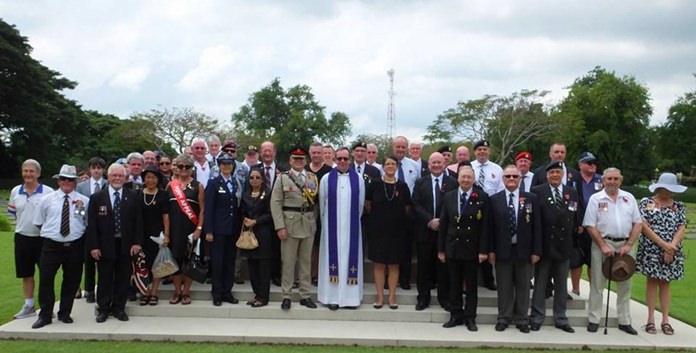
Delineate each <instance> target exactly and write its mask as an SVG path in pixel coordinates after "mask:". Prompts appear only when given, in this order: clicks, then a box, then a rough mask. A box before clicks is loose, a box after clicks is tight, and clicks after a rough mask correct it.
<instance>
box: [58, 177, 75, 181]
mask: <svg viewBox="0 0 696 353" xmlns="http://www.w3.org/2000/svg"><path fill="white" fill-rule="evenodd" d="M58 180H60V181H74V180H75V179H73V178H66V177H58Z"/></svg>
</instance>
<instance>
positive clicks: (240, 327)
mask: <svg viewBox="0 0 696 353" xmlns="http://www.w3.org/2000/svg"><path fill="white" fill-rule="evenodd" d="M240 289H241V288H240ZM408 292H413V293H414V295H415V291H414V290H411V291H408ZM582 293H588V287H587V284H586V283H583V288H582ZM240 294H241V293H240ZM240 299H242V298H241V295H240ZM244 299H246V298H244ZM584 299H586V298H584ZM614 302H615V297H614V295H613V294H612V295H611V303H614ZM75 304H76V305H75V309H74V311H73V315H72V316H73V318H74V319H75V323H73V324H70V325H67V324H63V323H62V322H59V321H54V322H53V324H51V325H48V326H46V327H44V328H41V329H38V330H32V329H31V324H32V323H33V322H34V320H35V318H28V319H22V320H14V321H11V322H9V323H7V324H5V325H3V326H0V338H5V339H8V338H20V339H80V340H90V339H96V340H146V341H162V340H166V341H191V342H240V343H242V342H243V343H283V344H336V345H365V346H400V347H404V346H409V347H426V346H427V347H509V348H547V349H548V348H566V349H567V348H575V349H609V348H612V349H646V350H647V349H689V350H691V349H696V328H694V327H691V326H689V325H686V324H685V323H683V322H680V321H678V320H675V319H672V320H671V323H672V326H673V327H674V329H675V332H676V333H675V335H674V336H666V335H664V334H662V333H661V332H660V333H658V334H657V335H650V334H647V333H645V332H644V331H643V330H642V328H641V326H642V325H644V323H645V320H646V317H647V308H646V307H645V306H644V305H641V304H639V303H636V302H633V303H632V304H631V311H632V313H631V315H632V318H633V326H634V327H635V328H636V329H637V330H638V331H639V334H638V336H630V335H627V334H625V333H623V332H621V331H619V330H618V329H617V328H616V327H615V325H616V323H615V320H610V327H609V329H608V334H607V335H604V334H603V330H604V329H603V327H602V328H600V330H599V332H597V333H588V332H587V331H586V330H585V323H586V318H585V316H586V310H583V309H572V310H571V311H569V314H571V312H572V313H573V318H574V319H572V320H581V319H583V318H584V322H583V323H582V324H580V323H574V324H573V325H574V326H575V329H576V333H574V334H568V333H565V332H563V331H561V330H558V329H555V328H554V327H553V326H551V325H545V326H542V328H541V330H540V331H539V332H532V333H529V334H523V333H521V332H519V331H518V330H516V329H515V328H514V327H511V328H508V329H507V330H506V331H505V332H496V331H495V330H494V327H493V325H492V324H488V323H484V322H483V321H482V317H485V315H487V314H486V312H488V311H491V310H494V309H493V308H492V307H480V308H479V313H480V315H479V320H478V322H479V331H478V332H475V333H472V332H469V331H467V330H466V329H465V328H464V327H455V328H451V329H444V328H442V327H441V326H442V323H443V322H444V321H446V319H447V316H446V313H445V312H444V311H442V310H441V309H439V308H434V307H433V306H431V307H430V308H429V309H427V310H425V311H422V312H415V310H414V309H413V308H412V306H410V305H409V306H408V307H407V306H405V305H402V306H401V307H400V308H399V309H398V310H390V309H388V308H386V307H385V308H383V309H381V310H375V309H373V308H372V307H371V305H369V304H365V305H362V306H361V307H360V308H358V309H357V310H345V309H341V310H338V311H329V310H327V309H326V308H322V307H320V308H318V309H314V310H310V309H307V308H304V307H301V306H299V304H298V303H297V302H294V303H293V307H292V309H291V310H290V311H289V312H283V311H282V310H280V308H279V303H272V304H271V305H269V306H267V307H263V308H257V309H252V308H249V307H248V306H246V305H244V304H243V301H242V303H240V304H237V305H232V304H223V306H222V307H213V306H212V304H211V303H210V301H206V300H199V301H194V303H193V304H192V305H190V306H182V305H180V304H179V305H170V304H168V303H167V302H166V300H162V299H161V300H160V304H159V305H158V306H156V307H147V308H141V307H139V306H137V304H135V303H129V305H128V308H127V311H128V313H129V314H130V315H131V318H130V321H128V322H120V321H117V320H115V319H114V318H109V320H108V321H107V322H106V323H103V324H97V323H95V321H94V306H93V305H88V304H86V303H85V301H84V300H78V301H76V303H75ZM134 304H135V305H134ZM148 309H153V311H151V312H153V313H154V312H157V313H159V314H161V315H162V316H146V315H145V314H143V313H142V312H141V310H145V311H147V310H148ZM182 310H188V311H190V312H199V311H200V312H202V314H197V315H195V316H194V315H191V314H186V315H183V316H182V315H178V314H179V313H181V311H182ZM238 315H240V317H237V316H238ZM410 315H423V316H429V317H430V320H422V321H414V320H411V319H406V320H405V321H403V320H401V318H402V316H403V317H406V318H408V317H410ZM491 315H492V313H491ZM615 315H616V314H615V310H614V308H613V305H610V317H615ZM213 316H214V317H213ZM571 322H573V321H571ZM612 322H613V323H612Z"/></svg>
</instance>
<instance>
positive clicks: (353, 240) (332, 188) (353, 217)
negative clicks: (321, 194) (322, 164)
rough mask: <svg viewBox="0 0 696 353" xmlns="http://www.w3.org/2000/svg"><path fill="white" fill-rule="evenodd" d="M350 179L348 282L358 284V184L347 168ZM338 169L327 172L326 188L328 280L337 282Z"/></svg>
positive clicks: (353, 173)
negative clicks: (327, 187) (327, 186)
mask: <svg viewBox="0 0 696 353" xmlns="http://www.w3.org/2000/svg"><path fill="white" fill-rule="evenodd" d="M348 178H349V179H350V249H349V253H348V284H358V240H359V239H360V233H359V232H360V216H359V215H360V209H359V204H360V203H359V201H360V200H358V198H359V197H360V186H359V182H360V180H359V179H358V173H357V172H355V171H354V170H350V169H349V170H348ZM337 186H338V170H337V169H336V168H334V169H333V170H332V171H330V172H329V189H328V198H329V199H328V205H327V206H328V213H329V224H328V227H329V228H328V231H329V232H328V233H329V239H328V241H329V281H330V282H331V283H338V246H337V245H338V244H337V236H338V221H337V219H336V217H337V214H336V213H337V212H336V211H337V198H338V197H337V193H338V190H337V189H338V187H337Z"/></svg>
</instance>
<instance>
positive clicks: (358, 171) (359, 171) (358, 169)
mask: <svg viewBox="0 0 696 353" xmlns="http://www.w3.org/2000/svg"><path fill="white" fill-rule="evenodd" d="M357 170H358V173H360V174H362V172H361V171H360V166H358V168H357Z"/></svg>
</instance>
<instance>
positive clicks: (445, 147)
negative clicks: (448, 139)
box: [437, 146, 452, 153]
mask: <svg viewBox="0 0 696 353" xmlns="http://www.w3.org/2000/svg"><path fill="white" fill-rule="evenodd" d="M437 152H438V153H444V152H449V153H452V147H450V146H442V147H440V148H438V149H437Z"/></svg>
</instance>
